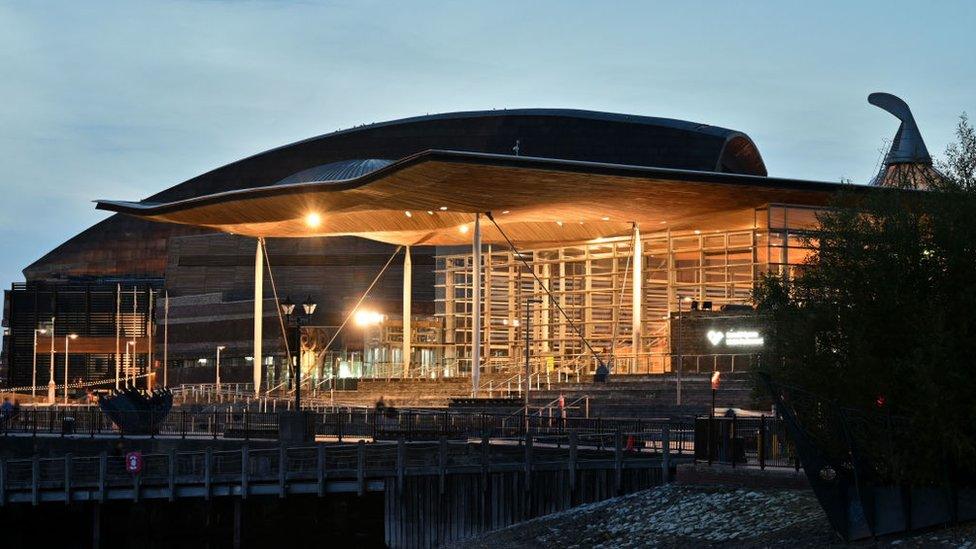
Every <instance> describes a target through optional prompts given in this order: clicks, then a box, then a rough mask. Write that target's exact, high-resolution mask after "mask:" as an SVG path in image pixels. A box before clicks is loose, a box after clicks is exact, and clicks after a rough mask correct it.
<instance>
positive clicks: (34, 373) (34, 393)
mask: <svg viewBox="0 0 976 549" xmlns="http://www.w3.org/2000/svg"><path fill="white" fill-rule="evenodd" d="M46 333H47V328H35V329H34V365H33V367H32V370H31V403H35V402H36V401H35V398H36V397H37V334H46ZM51 337H52V338H53V337H54V336H53V335H52V336H51Z"/></svg>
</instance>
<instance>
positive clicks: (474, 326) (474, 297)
mask: <svg viewBox="0 0 976 549" xmlns="http://www.w3.org/2000/svg"><path fill="white" fill-rule="evenodd" d="M473 232H474V234H473V235H472V239H471V256H472V257H471V269H472V273H473V276H472V278H471V394H472V396H478V386H479V385H480V384H481V214H475V215H474V231H473Z"/></svg>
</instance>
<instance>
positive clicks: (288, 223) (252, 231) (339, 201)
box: [97, 150, 865, 245]
mask: <svg viewBox="0 0 976 549" xmlns="http://www.w3.org/2000/svg"><path fill="white" fill-rule="evenodd" d="M852 188H853V189H857V190H864V189H865V188H864V187H858V186H851V185H842V184H839V183H825V182H814V181H802V180H791V179H779V178H769V177H760V176H750V175H737V174H726V173H713V172H698V171H687V170H672V169H663V168H649V167H643V166H626V165H617V164H601V163H593V162H578V161H565V160H555V159H545V158H531V157H518V156H508V155H495V154H484V153H470V152H458V151H438V150H431V151H425V152H423V153H419V154H417V155H413V156H410V157H407V158H404V159H402V160H400V161H397V162H395V163H393V164H390V165H389V166H387V167H385V168H381V169H379V170H376V171H374V172H371V173H369V174H366V175H363V176H361V177H358V178H355V179H348V180H343V181H324V182H310V183H297V184H289V185H275V186H268V187H259V188H252V189H243V190H238V191H230V192H223V193H217V194H212V195H207V196H200V197H195V198H192V199H187V200H180V201H176V202H169V203H152V202H123V201H110V200H99V201H97V208H98V209H102V210H110V211H115V212H120V213H125V214H131V215H135V216H139V217H143V218H146V219H152V220H156V221H164V222H170V223H180V224H185V225H193V226H198V227H208V228H211V229H216V230H219V231H223V232H228V233H233V234H240V235H248V236H255V237H257V236H263V237H311V236H340V235H353V236H359V237H363V238H368V239H372V240H377V241H381V242H387V243H391V244H407V245H414V244H424V245H460V244H467V243H470V241H471V236H470V234H469V229H470V226H471V224H472V223H473V218H474V214H476V213H486V212H491V213H492V214H493V217H494V219H495V220H496V221H497V222H498V223H499V225H501V226H502V227H503V229H504V231H505V233H506V234H507V235H508V236H509V237H510V238H511V239H512V240H514V241H515V242H519V243H523V244H543V243H546V244H548V243H559V242H575V241H583V240H591V239H596V238H601V237H610V236H618V235H623V234H627V233H628V232H629V231H630V230H631V226H632V224H633V223H638V224H640V225H641V226H642V227H644V228H645V230H648V229H650V230H656V229H658V228H663V226H665V224H666V226H668V227H671V228H674V229H682V228H684V229H692V228H709V227H711V226H721V227H723V228H735V226H736V225H740V224H741V225H742V227H743V228H744V227H751V226H752V223H753V218H752V213H753V209H754V208H756V207H760V206H763V205H765V204H769V203H786V204H803V205H814V206H819V205H824V204H826V203H827V202H828V201H829V200H830V196H831V195H832V194H833V193H835V192H837V191H838V190H840V189H852ZM312 213H314V214H317V215H318V216H319V218H320V223H319V224H318V225H317V226H315V227H312V226H309V224H308V223H307V216H308V215H309V214H312ZM483 228H484V229H483V235H482V241H483V242H484V243H502V242H504V239H503V237H502V235H501V234H499V232H498V231H497V230H496V229H495V228H494V226H493V225H492V224H491V223H483Z"/></svg>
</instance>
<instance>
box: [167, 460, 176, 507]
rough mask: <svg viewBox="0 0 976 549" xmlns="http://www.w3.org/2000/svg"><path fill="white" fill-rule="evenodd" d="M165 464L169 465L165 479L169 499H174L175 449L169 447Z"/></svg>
mask: <svg viewBox="0 0 976 549" xmlns="http://www.w3.org/2000/svg"><path fill="white" fill-rule="evenodd" d="M167 465H168V466H169V471H168V473H169V474H168V475H167V479H166V480H167V484H168V485H169V500H170V501H176V450H175V449H173V448H170V449H169V459H168V460H167Z"/></svg>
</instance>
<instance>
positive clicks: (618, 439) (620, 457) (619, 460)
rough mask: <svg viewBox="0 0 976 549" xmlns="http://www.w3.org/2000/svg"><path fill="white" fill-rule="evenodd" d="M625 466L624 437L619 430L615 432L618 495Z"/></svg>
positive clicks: (614, 459)
mask: <svg viewBox="0 0 976 549" xmlns="http://www.w3.org/2000/svg"><path fill="white" fill-rule="evenodd" d="M623 467H624V447H623V437H622V436H621V434H620V431H619V430H617V431H615V432H614V434H613V487H614V490H615V491H616V494H617V495H620V488H621V485H622V482H621V481H622V480H623Z"/></svg>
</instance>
